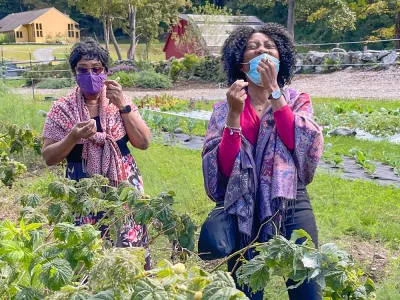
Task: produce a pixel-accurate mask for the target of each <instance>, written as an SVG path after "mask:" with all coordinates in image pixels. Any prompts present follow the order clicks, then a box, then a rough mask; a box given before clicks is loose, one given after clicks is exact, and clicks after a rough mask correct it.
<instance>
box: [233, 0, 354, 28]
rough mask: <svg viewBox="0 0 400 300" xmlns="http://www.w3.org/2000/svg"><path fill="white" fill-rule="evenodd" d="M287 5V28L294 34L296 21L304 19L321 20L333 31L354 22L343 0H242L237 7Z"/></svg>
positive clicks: (352, 14) (349, 26)
mask: <svg viewBox="0 0 400 300" xmlns="http://www.w3.org/2000/svg"><path fill="white" fill-rule="evenodd" d="M279 2H280V3H282V4H284V5H286V6H288V12H287V22H286V23H287V29H288V31H289V32H290V33H291V34H292V35H293V36H294V25H295V23H296V21H300V20H305V21H307V22H310V23H312V22H315V21H319V20H323V21H324V23H325V24H326V25H327V26H328V27H329V28H331V29H332V30H333V31H338V32H340V31H345V30H349V29H354V24H355V22H356V18H355V14H354V12H353V11H352V10H351V9H350V8H349V6H348V5H347V2H346V1H345V0H307V1H296V0H280V1H272V0H267V1H265V0H264V1H263V0H242V1H241V3H240V4H238V8H243V7H246V6H247V5H253V6H255V7H256V8H271V7H273V6H275V5H277V3H279Z"/></svg>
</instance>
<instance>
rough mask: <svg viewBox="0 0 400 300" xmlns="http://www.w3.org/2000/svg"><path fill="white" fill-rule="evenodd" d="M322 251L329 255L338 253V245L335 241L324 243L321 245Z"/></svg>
mask: <svg viewBox="0 0 400 300" xmlns="http://www.w3.org/2000/svg"><path fill="white" fill-rule="evenodd" d="M321 252H322V253H324V254H327V255H337V253H338V247H337V246H336V245H335V244H333V243H328V244H324V245H322V246H321Z"/></svg>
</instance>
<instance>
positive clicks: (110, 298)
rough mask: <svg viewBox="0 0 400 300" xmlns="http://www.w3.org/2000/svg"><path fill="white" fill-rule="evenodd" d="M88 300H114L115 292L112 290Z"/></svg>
mask: <svg viewBox="0 0 400 300" xmlns="http://www.w3.org/2000/svg"><path fill="white" fill-rule="evenodd" d="M87 300H114V292H113V291H112V290H107V291H103V292H100V293H98V294H96V295H94V296H91V297H89V298H88V299H87Z"/></svg>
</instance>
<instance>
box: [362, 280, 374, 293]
mask: <svg viewBox="0 0 400 300" xmlns="http://www.w3.org/2000/svg"><path fill="white" fill-rule="evenodd" d="M364 286H365V290H366V291H367V294H370V293H372V292H374V291H375V283H374V282H373V281H372V279H371V278H367V280H366V281H365V284H364Z"/></svg>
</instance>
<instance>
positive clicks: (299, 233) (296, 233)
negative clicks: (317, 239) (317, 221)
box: [290, 229, 315, 248]
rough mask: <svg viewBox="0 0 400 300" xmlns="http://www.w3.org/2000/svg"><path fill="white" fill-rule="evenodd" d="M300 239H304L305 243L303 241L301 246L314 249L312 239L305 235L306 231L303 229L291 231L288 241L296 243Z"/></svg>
mask: <svg viewBox="0 0 400 300" xmlns="http://www.w3.org/2000/svg"><path fill="white" fill-rule="evenodd" d="M301 238H306V241H304V243H303V244H305V245H309V246H310V247H313V248H315V244H314V243H313V241H312V238H311V236H310V235H309V234H308V233H307V231H305V230H304V229H297V230H293V233H292V235H291V236H290V240H291V241H292V242H296V241H297V240H298V239H301Z"/></svg>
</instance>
